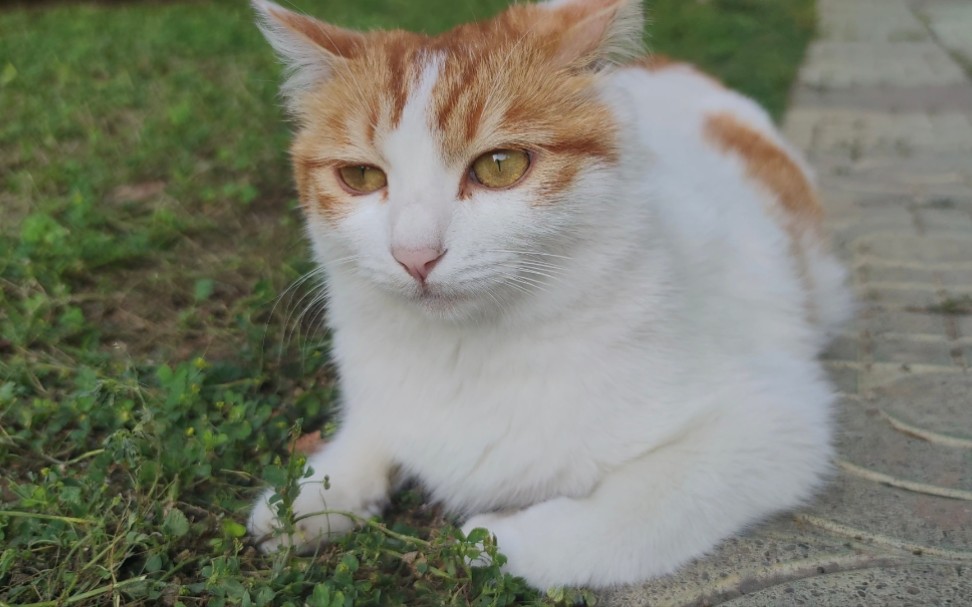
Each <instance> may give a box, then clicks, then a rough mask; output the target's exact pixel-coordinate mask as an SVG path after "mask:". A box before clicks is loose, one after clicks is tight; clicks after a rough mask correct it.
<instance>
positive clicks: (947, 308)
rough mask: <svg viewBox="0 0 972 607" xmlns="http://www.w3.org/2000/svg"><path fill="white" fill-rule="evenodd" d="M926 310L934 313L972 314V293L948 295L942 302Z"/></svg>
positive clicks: (950, 314)
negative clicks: (956, 295)
mask: <svg viewBox="0 0 972 607" xmlns="http://www.w3.org/2000/svg"><path fill="white" fill-rule="evenodd" d="M925 310H926V311H928V312H932V313H933V314H946V315H949V316H964V315H967V314H972V295H962V296H961V297H946V298H945V299H943V300H942V301H941V302H940V303H937V304H935V305H931V306H928V307H927V308H925Z"/></svg>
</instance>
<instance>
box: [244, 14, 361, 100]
mask: <svg viewBox="0 0 972 607" xmlns="http://www.w3.org/2000/svg"><path fill="white" fill-rule="evenodd" d="M251 2H252V4H253V8H254V10H256V13H257V24H258V25H259V26H260V31H262V32H263V35H264V36H265V37H266V39H267V41H269V42H270V45H271V46H273V48H274V50H275V51H277V54H278V55H279V56H280V58H281V60H282V61H283V62H284V64H285V65H286V66H287V71H288V73H287V79H286V80H285V81H284V84H283V87H282V90H283V93H284V96H285V97H287V98H288V99H289V100H290V101H291V102H292V101H293V100H294V97H295V96H297V95H299V94H300V93H301V92H303V91H306V90H308V89H310V88H312V87H314V86H315V85H317V84H320V83H321V82H323V81H324V80H326V79H327V78H328V76H329V75H330V73H331V71H332V70H333V69H334V67H335V65H337V64H338V63H340V62H342V61H346V60H348V59H353V58H354V57H355V56H356V55H358V54H359V53H360V52H361V50H362V49H363V48H364V42H365V35H364V34H362V33H360V32H356V31H353V30H347V29H344V28H340V27H337V26H334V25H331V24H329V23H325V22H323V21H319V20H317V19H314V18H313V17H309V16H307V15H301V14H299V13H295V12H293V11H289V10H287V9H285V8H283V7H281V6H278V5H276V4H274V3H273V2H268V1H267V0H251Z"/></svg>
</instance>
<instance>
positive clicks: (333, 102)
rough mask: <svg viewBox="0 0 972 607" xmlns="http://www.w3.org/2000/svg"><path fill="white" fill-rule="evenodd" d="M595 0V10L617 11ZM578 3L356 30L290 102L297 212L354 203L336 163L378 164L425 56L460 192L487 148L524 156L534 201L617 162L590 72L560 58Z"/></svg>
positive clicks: (438, 128) (329, 210)
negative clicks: (342, 53) (294, 106)
mask: <svg viewBox="0 0 972 607" xmlns="http://www.w3.org/2000/svg"><path fill="white" fill-rule="evenodd" d="M599 1H600V4H603V5H604V6H603V7H601V8H602V9H604V10H607V9H610V8H611V7H613V6H614V5H619V6H620V3H619V2H618V0H599ZM584 5H585V3H577V5H576V6H573V5H570V6H569V7H568V8H569V10H557V11H551V10H549V8H545V7H543V6H540V5H530V4H527V5H517V6H513V7H511V8H510V9H508V10H506V11H505V12H503V13H501V14H499V15H498V16H496V17H494V18H493V19H489V20H485V21H480V22H476V23H470V24H465V25H460V26H458V27H456V28H455V29H453V30H451V31H448V32H446V33H444V34H442V35H439V36H435V37H430V36H425V35H422V34H415V33H410V32H405V31H399V30H396V31H378V32H372V33H367V34H361V36H362V39H363V42H362V43H361V44H360V45H359V44H357V43H356V44H355V45H354V46H353V49H352V51H353V57H350V58H348V59H347V60H345V61H340V62H337V63H335V64H334V65H333V66H332V68H331V74H330V77H329V78H328V79H327V81H326V82H323V83H321V85H320V86H319V87H317V88H316V89H313V90H310V91H305V92H303V93H302V94H301V98H300V99H299V100H298V108H299V110H298V112H297V115H298V119H299V121H300V126H301V128H300V131H299V132H298V135H297V137H296V139H295V141H294V144H293V147H292V150H291V151H292V157H293V160H294V166H295V177H296V181H297V186H298V192H299V194H300V199H301V201H302V202H303V204H304V206H305V208H306V209H307V210H308V211H314V212H320V213H322V214H324V215H325V216H326V217H328V218H330V219H335V220H336V219H339V218H340V217H341V216H343V215H345V214H346V213H347V212H348V211H349V210H350V209H351V208H352V206H351V205H352V204H353V199H350V198H349V197H348V196H347V195H346V193H345V192H343V191H341V189H340V188H339V186H338V185H337V184H336V183H334V179H333V175H332V174H331V173H332V172H333V170H334V164H335V162H345V163H361V164H373V165H376V166H379V167H380V166H381V160H382V159H381V158H380V153H379V150H380V142H381V138H382V137H383V136H384V135H385V134H387V133H389V132H390V131H391V130H393V129H394V128H395V127H396V126H397V125H398V123H399V121H400V119H401V116H402V112H403V109H404V107H405V105H406V103H407V101H408V99H409V98H410V96H411V95H412V93H413V92H414V91H415V89H416V87H417V84H418V80H419V78H420V76H421V72H422V70H423V68H424V67H425V66H426V65H427V64H428V62H429V60H430V59H432V58H435V60H436V61H437V63H438V65H440V73H439V76H438V79H437V81H436V83H435V85H434V87H433V89H432V107H431V108H430V113H431V116H432V118H431V120H430V124H429V125H428V126H429V129H430V130H431V131H432V133H433V135H434V136H435V137H436V139H437V140H438V141H439V142H440V145H441V149H442V157H443V159H444V160H445V163H446V164H447V165H448V166H451V167H455V168H457V170H458V171H460V174H459V175H457V186H459V187H460V191H459V192H457V194H458V195H460V196H461V195H462V193H463V192H462V184H461V183H460V181H459V180H460V179H464V178H465V174H464V173H462V172H463V171H465V170H467V168H468V166H469V165H470V164H471V163H472V161H473V160H475V159H476V158H477V157H478V156H479V155H481V154H483V153H485V152H488V151H490V150H493V149H498V148H520V149H525V150H528V151H530V152H531V154H532V155H533V158H534V166H533V167H532V169H531V174H530V180H529V181H530V182H531V183H533V184H535V185H536V186H537V190H538V192H539V194H540V196H541V199H542V200H541V201H540V202H539V203H546V202H551V201H553V200H555V199H556V196H557V194H559V193H561V192H563V191H564V190H566V189H567V188H568V187H569V185H570V184H571V183H572V182H573V180H574V179H575V178H576V176H577V175H578V174H579V173H580V171H581V170H582V169H583V168H584V167H585V165H586V164H588V163H591V162H597V163H613V162H615V161H616V160H617V154H618V150H617V147H616V141H615V140H616V132H617V126H616V125H615V124H614V120H613V117H612V115H611V112H610V111H609V109H608V108H607V107H606V106H605V105H604V104H603V103H602V102H601V101H600V100H599V99H598V98H597V97H596V92H595V84H596V79H597V78H598V77H599V76H598V74H597V73H596V71H594V70H590V69H586V68H585V69H581V67H579V66H581V65H582V62H581V63H578V62H577V61H570V60H566V59H565V57H564V44H565V42H564V39H565V38H566V37H568V36H569V35H574V36H576V35H577V33H576V32H571V29H570V28H571V19H579V18H580V15H577V14H574V13H575V12H577V11H580V10H581V8H579V7H582V6H584ZM587 10H588V11H589V10H590V7H588V8H587ZM299 25H300V27H302V28H305V29H306V28H307V27H308V26H307V25H306V24H303V23H302V24H299ZM581 33H582V34H584V33H585V32H581ZM587 33H589V32H587ZM587 38H590V40H594V38H596V36H593V35H591V36H587ZM587 38H585V37H584V36H583V35H581V36H580V38H578V40H581V43H582V42H583V40H585V39H587ZM578 44H580V43H578ZM583 44H586V43H583ZM587 50H588V49H581V50H579V51H578V53H580V54H583V53H585V52H587ZM581 59H583V57H579V58H578V61H580V60H581ZM386 168H387V167H386ZM467 193H468V192H467Z"/></svg>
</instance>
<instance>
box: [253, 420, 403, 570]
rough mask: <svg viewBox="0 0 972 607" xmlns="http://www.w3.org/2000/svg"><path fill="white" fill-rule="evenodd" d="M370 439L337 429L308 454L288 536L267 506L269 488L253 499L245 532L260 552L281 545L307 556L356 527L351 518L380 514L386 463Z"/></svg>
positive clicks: (386, 487)
mask: <svg viewBox="0 0 972 607" xmlns="http://www.w3.org/2000/svg"><path fill="white" fill-rule="evenodd" d="M380 444H381V443H380V442H379V441H376V440H375V439H374V438H373V437H370V436H367V435H365V434H362V433H356V432H353V431H351V430H348V429H342V430H341V431H339V432H338V434H337V435H336V436H335V437H334V439H333V440H332V441H331V442H329V443H328V444H327V445H325V446H324V448H323V449H321V450H319V451H318V452H317V453H315V454H313V455H311V456H310V457H309V458H308V460H307V465H308V467H310V468H311V469H312V470H313V474H312V475H311V476H310V478H306V479H303V480H302V481H301V483H300V493H299V495H298V496H297V498H296V499H295V500H294V504H293V509H294V515H295V518H296V519H297V522H296V524H295V529H294V533H293V535H288V534H286V533H284V532H282V529H283V527H284V525H283V524H282V522H281V521H280V520H279V518H278V517H277V510H276V509H277V506H278V505H279V504H273V505H271V504H270V503H269V501H270V498H271V497H272V496H273V494H274V490H273V489H268V490H267V491H266V492H264V494H263V495H261V496H260V498H259V499H257V501H256V503H255V504H254V505H253V511H252V512H251V513H250V519H249V521H248V523H247V528H248V530H249V532H250V536H251V537H252V538H253V540H254V541H255V542H257V543H258V544H259V546H260V549H261V550H263V551H264V552H272V551H273V550H276V549H277V548H278V547H280V546H293V547H294V548H295V549H296V550H297V551H298V552H310V551H313V550H314V549H316V548H317V547H319V546H320V545H321V544H322V543H325V542H327V541H328V540H330V539H333V538H335V537H337V536H340V535H343V534H345V533H347V532H348V531H350V530H351V529H352V528H354V526H355V523H356V521H355V519H353V518H351V517H348V516H347V515H345V514H342V513H350V514H351V515H353V516H354V517H360V518H369V517H372V516H375V515H377V514H380V513H381V511H382V509H383V508H384V506H385V504H386V503H387V501H388V491H389V482H390V480H389V479H390V475H391V463H390V461H389V459H388V458H387V457H386V456H385V454H384V453H383V452H382V451H381V449H380V447H379V445H380Z"/></svg>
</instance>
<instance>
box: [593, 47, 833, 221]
mask: <svg viewBox="0 0 972 607" xmlns="http://www.w3.org/2000/svg"><path fill="white" fill-rule="evenodd" d="M610 88H612V89H614V91H615V92H616V93H617V94H616V96H615V103H614V105H615V107H616V109H619V110H620V112H619V113H620V116H619V118H620V119H621V120H623V121H624V122H625V123H626V127H631V128H629V129H628V130H627V133H628V139H629V141H628V146H629V147H635V148H638V149H637V151H638V152H640V153H643V154H645V155H646V156H647V157H648V158H647V160H648V162H647V163H646V165H647V166H649V167H650V166H656V167H657V168H658V169H660V170H659V173H663V174H664V176H668V177H672V178H674V179H675V180H677V181H679V182H680V183H683V184H689V185H691V187H693V188H694V189H695V190H696V191H697V192H698V193H700V194H703V195H702V196H701V197H702V198H707V196H705V195H704V192H705V191H706V190H711V191H712V192H713V193H722V194H725V193H726V192H727V189H726V188H727V186H729V185H730V184H731V183H732V182H739V183H740V184H741V185H742V186H743V187H744V188H749V189H752V190H753V192H751V194H752V195H751V196H737V197H734V198H737V199H744V200H745V199H747V198H748V199H753V198H755V199H757V200H759V201H760V202H762V205H761V206H760V208H759V211H760V212H764V213H769V214H770V215H775V216H776V219H778V220H780V222H782V223H784V224H785V225H786V226H787V227H788V229H790V231H797V232H804V231H806V230H819V227H820V223H821V220H822V217H823V210H822V207H821V206H820V203H819V200H818V198H817V196H816V193H815V190H814V186H813V183H812V174H811V170H810V168H809V166H808V165H807V163H806V162H805V161H804V160H803V158H802V157H801V156H800V154H799V153H797V152H796V151H795V150H794V149H793V148H792V147H791V146H790V145H789V144H788V143H787V142H786V140H785V139H784V138H783V137H782V136H781V135H780V133H779V132H778V131H777V129H776V127H775V125H774V124H773V121H772V118H771V117H770V116H769V114H767V112H766V111H765V110H764V109H763V108H762V107H761V106H760V105H759V104H758V103H756V102H755V101H753V100H752V99H750V98H748V97H746V96H744V95H742V94H740V93H738V92H736V91H734V90H732V89H730V88H728V87H726V86H725V85H724V84H723V83H722V82H720V81H719V80H717V79H715V78H714V77H712V76H710V75H708V74H706V73H704V72H703V71H701V70H700V69H698V68H696V67H695V66H693V65H691V64H689V63H685V62H681V61H675V60H672V59H669V58H667V57H664V56H660V55H653V56H649V57H645V58H642V59H640V60H637V61H634V62H632V63H630V64H628V65H626V66H624V67H622V68H621V69H619V70H618V71H617V72H615V73H614V75H613V76H612V82H611V84H610ZM683 172H684V173H685V174H684V175H683ZM718 198H720V199H726V198H727V197H726V196H724V195H721V196H718ZM727 203H729V204H731V201H727Z"/></svg>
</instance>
